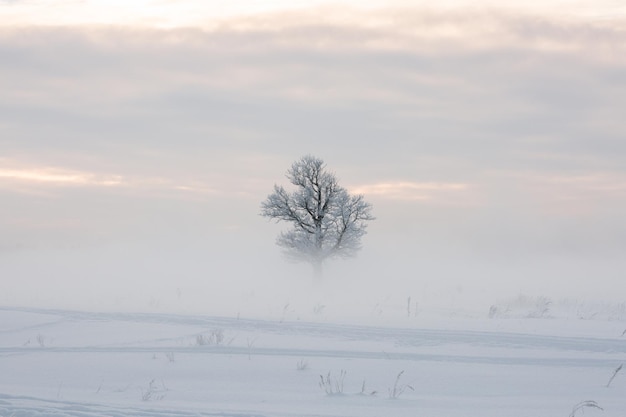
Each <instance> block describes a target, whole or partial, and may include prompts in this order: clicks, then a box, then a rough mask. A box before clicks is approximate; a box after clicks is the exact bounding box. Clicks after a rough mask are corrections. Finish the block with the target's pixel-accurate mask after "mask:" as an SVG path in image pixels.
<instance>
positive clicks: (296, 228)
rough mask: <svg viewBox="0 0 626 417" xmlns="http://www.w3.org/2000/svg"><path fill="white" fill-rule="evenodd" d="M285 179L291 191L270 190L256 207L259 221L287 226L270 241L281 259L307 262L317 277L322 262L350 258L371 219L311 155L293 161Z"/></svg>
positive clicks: (362, 204)
mask: <svg viewBox="0 0 626 417" xmlns="http://www.w3.org/2000/svg"><path fill="white" fill-rule="evenodd" d="M287 179H289V181H290V182H291V184H292V185H294V186H295V189H294V190H293V191H287V190H286V189H285V188H283V187H282V186H279V185H274V192H273V193H272V194H270V195H269V196H268V197H267V199H266V200H265V201H264V202H263V203H262V204H261V215H262V216H264V217H268V218H270V219H273V220H276V221H285V222H288V223H291V225H292V228H291V229H290V230H288V231H285V232H282V233H280V235H279V236H278V239H277V242H276V243H277V244H278V246H280V247H282V248H283V249H284V251H285V254H286V255H287V256H288V257H289V258H290V259H293V260H296V261H306V262H309V263H311V264H312V265H313V267H314V269H315V272H316V273H317V274H321V271H322V264H323V262H324V261H325V260H327V259H331V258H348V257H352V256H354V255H356V253H357V252H358V250H359V249H360V248H361V237H363V235H365V233H366V228H367V224H366V223H367V221H370V220H373V219H374V217H373V216H372V215H371V209H372V206H371V205H370V204H369V203H367V202H366V201H365V200H364V199H363V196H362V195H350V194H349V193H348V192H347V191H346V190H345V189H344V188H342V187H341V186H339V184H338V182H337V178H336V177H335V175H334V174H333V173H332V172H329V171H328V170H327V169H326V165H325V164H324V161H323V160H321V159H319V158H316V157H314V156H311V155H307V156H304V157H302V158H301V159H299V160H298V161H296V162H294V163H293V165H292V166H291V168H290V169H289V170H288V171H287Z"/></svg>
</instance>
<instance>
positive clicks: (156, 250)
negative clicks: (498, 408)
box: [0, 0, 626, 314]
mask: <svg viewBox="0 0 626 417" xmlns="http://www.w3.org/2000/svg"><path fill="white" fill-rule="evenodd" d="M624 28H626V6H625V5H624V3H623V2H622V1H610V0H596V1H566V0H562V1H556V0H550V1H540V2H539V1H537V2H534V1H517V0H515V1H498V2H495V1H486V0H480V1H454V0H447V1H441V2H436V4H433V2H426V1H421V0H416V1H399V0H397V1H385V2H382V1H377V0H371V1H355V0H345V1H334V2H323V1H304V0H300V1H294V0H291V1H283V0H276V1H199V0H198V1H196V0H181V1H167V0H137V1H104V0H101V1H100V0H84V1H80V0H65V1H62V0H59V1H37V0H32V1H28V0H9V1H7V0H0V92H1V93H0V231H1V233H0V280H1V282H2V287H3V291H2V292H1V294H0V304H2V305H39V306H51V307H67V308H90V307H91V308H99V309H106V308H118V309H137V310H147V309H159V308H162V309H170V310H174V311H179V310H180V311H183V310H185V311H192V310H193V311H201V312H210V313H216V314H217V313H219V314H235V313H237V314H239V313H240V312H241V311H244V312H245V311H247V310H246V308H250V309H251V307H250V306H252V305H255V306H257V310H254V311H255V312H259V311H260V312H261V313H260V314H265V313H267V314H269V313H268V312H270V311H271V312H275V311H280V310H281V309H282V308H284V306H286V305H292V306H297V305H305V304H306V303H309V304H316V303H321V302H324V303H333V302H334V303H335V304H339V303H343V304H349V305H352V304H359V303H362V304H363V307H362V309H363V311H364V310H366V309H367V308H369V307H368V306H369V305H371V304H375V305H379V304H381V303H382V302H383V301H384V302H386V303H388V304H392V305H396V306H399V305H403V304H404V303H405V300H406V299H407V297H408V296H411V297H413V299H417V300H419V301H420V302H422V303H424V305H430V304H432V305H433V306H435V305H442V306H448V307H450V306H453V307H454V306H460V305H472V306H474V307H475V308H478V309H485V311H487V310H488V308H489V304H490V303H494V302H496V300H498V299H500V298H502V297H509V296H515V295H517V294H528V295H531V296H541V295H543V296H549V297H552V298H554V299H558V298H567V297H572V298H576V299H584V298H591V299H597V300H612V301H623V299H620V297H622V294H623V293H624V292H623V290H624V289H626V288H625V287H626V284H624V280H623V273H624V271H625V270H626V260H625V259H626V257H624V256H623V253H624V252H625V250H626V222H624V220H623V217H624V215H623V213H625V212H626V140H625V136H626V122H624V120H623V119H624V117H623V113H624V109H626V53H625V52H626V51H625V49H626V46H625V45H626V30H625V29H624ZM306 154H312V155H315V156H318V157H321V158H322V159H324V161H326V163H327V166H328V168H329V169H330V170H332V171H333V172H334V173H335V174H336V175H337V177H338V178H339V180H340V183H341V184H342V185H343V186H344V187H346V188H347V189H348V190H349V191H350V192H353V193H360V194H363V195H364V196H365V198H366V200H367V201H369V202H370V203H372V205H373V214H374V215H375V216H376V220H375V221H373V222H371V223H370V226H369V229H368V232H369V233H368V234H367V235H366V236H365V237H364V239H363V250H362V251H361V253H360V256H359V257H357V258H356V259H354V260H349V261H345V262H335V263H332V264H330V265H328V267H327V273H326V278H325V282H324V283H323V284H321V285H320V284H319V283H318V284H312V282H311V281H312V280H313V278H312V273H311V271H310V268H308V267H307V266H306V265H293V264H289V263H287V262H286V261H285V260H284V258H282V256H281V253H280V249H279V248H278V247H276V246H275V245H274V240H275V238H276V236H277V234H278V233H279V231H280V230H282V228H283V227H285V225H280V224H279V225H277V224H274V223H271V222H268V221H267V220H266V219H263V218H261V217H260V216H259V211H260V210H259V207H260V203H261V201H263V200H264V199H265V198H266V196H267V195H268V194H269V193H271V191H272V187H273V185H274V184H284V185H286V183H287V181H286V179H285V177H284V175H285V172H286V170H287V169H288V168H289V166H290V165H291V163H292V162H293V161H295V160H297V159H298V158H300V157H301V156H303V155H306ZM311 288H314V290H312V289H311ZM620 290H622V291H621V292H620ZM327 300H331V301H327ZM292 308H294V309H296V308H298V307H292ZM302 308H304V307H302ZM252 313H253V311H252V309H251V310H250V314H252Z"/></svg>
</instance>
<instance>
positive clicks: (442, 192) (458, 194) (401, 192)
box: [350, 181, 471, 203]
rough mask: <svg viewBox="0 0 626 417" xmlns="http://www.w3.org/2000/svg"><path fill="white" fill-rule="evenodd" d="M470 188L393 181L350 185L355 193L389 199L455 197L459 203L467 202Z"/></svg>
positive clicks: (450, 184) (460, 185)
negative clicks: (463, 200)
mask: <svg viewBox="0 0 626 417" xmlns="http://www.w3.org/2000/svg"><path fill="white" fill-rule="evenodd" d="M470 188H471V186H470V185H469V184H462V183H433V182H423V183H418V182H410V181H395V182H382V183H374V184H367V185H360V186H356V187H350V191H351V192H352V193H355V194H364V195H366V196H373V197H378V198H385V199H391V200H419V201H424V202H444V201H449V200H450V199H456V200H457V203H460V202H461V200H462V199H465V203H467V200H466V198H467V191H469V190H470Z"/></svg>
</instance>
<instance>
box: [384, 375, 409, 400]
mask: <svg viewBox="0 0 626 417" xmlns="http://www.w3.org/2000/svg"><path fill="white" fill-rule="evenodd" d="M402 374H404V371H400V373H398V376H396V381H395V382H394V384H393V388H389V390H388V391H389V398H390V399H392V400H395V399H396V398H399V397H400V396H401V395H402V394H404V392H405V391H406V390H407V389H410V390H411V391H415V388H413V387H412V386H411V385H409V384H401V383H400V377H402Z"/></svg>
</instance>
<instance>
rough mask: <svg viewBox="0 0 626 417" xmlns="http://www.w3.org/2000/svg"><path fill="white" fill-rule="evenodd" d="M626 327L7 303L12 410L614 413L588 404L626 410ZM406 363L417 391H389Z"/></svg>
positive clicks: (5, 349) (3, 351) (2, 339)
mask: <svg viewBox="0 0 626 417" xmlns="http://www.w3.org/2000/svg"><path fill="white" fill-rule="evenodd" d="M624 329H626V323H624V322H622V321H601V320H598V321H592V320H571V319H570V320H566V319H500V318H497V319H486V318H485V319H481V318H473V319H459V318H442V319H437V320H428V319H420V318H415V319H413V320H411V321H410V322H409V321H407V322H406V323H404V324H402V325H396V326H385V327H381V326H374V325H350V324H337V323H328V322H323V323H320V322H303V321H278V320H277V321H271V320H252V319H243V318H228V317H211V316H201V315H176V314H139V313H94V312H81V311H65V310H43V309H31V308H17V307H5V308H0V416H2V417H18V416H37V417H40V416H41V417H43V416H55V417H94V416H130V417H139V416H141V417H143V416H185V417H192V416H212V417H222V416H223V417H253V416H259V417H261V416H263V417H269V416H295V417H297V416H302V417H303V416H316V417H317V416H320V417H321V416H328V417H331V416H332V417H352V416H354V417H356V416H358V417H370V416H371V417H374V416H376V417H380V416H394V417H396V416H397V417H402V416H435V417H446V416H450V417H452V416H455V417H456V416H459V417H460V416H463V417H467V416H481V417H489V416H494V417H495V416H497V417H503V416H504V417H506V416H529V417H530V416H568V415H570V413H571V412H572V408H573V407H574V406H575V405H576V404H578V403H580V402H581V401H585V400H593V401H596V402H597V404H598V405H599V406H601V407H602V408H603V409H604V411H601V410H598V409H592V408H585V409H584V415H585V416H587V417H593V416H606V417H611V416H616V417H617V416H620V417H623V416H625V415H626V371H623V374H622V372H618V374H617V375H616V376H615V378H614V380H613V381H612V382H611V385H610V386H609V387H607V386H606V385H607V382H608V381H609V378H610V377H611V376H612V375H613V373H614V371H615V369H616V368H617V367H618V366H619V365H620V364H621V363H624V362H626V336H624V335H623V334H622V332H623V331H624ZM298 365H300V366H298ZM299 367H300V368H305V369H298V368H299ZM342 371H345V377H344V379H343V392H342V393H339V394H333V395H328V394H327V393H326V392H325V391H324V390H323V389H322V388H321V387H320V384H319V382H320V376H321V375H323V376H324V377H326V376H328V374H329V373H330V380H331V381H332V382H333V384H334V383H335V382H339V379H340V375H341V373H342ZM401 371H404V373H403V374H402V376H401V377H400V380H399V385H398V386H399V387H402V386H405V385H406V386H405V390H404V392H403V393H402V394H401V395H400V396H399V397H398V398H395V399H390V398H389V390H390V389H393V386H394V381H395V380H396V377H397V376H398V374H399V373H400V372H401ZM409 385H410V387H409ZM363 387H365V389H364V390H363ZM333 389H335V390H336V389H337V387H336V386H333ZM576 415H583V410H580V411H579V412H578V413H577V414H576Z"/></svg>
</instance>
